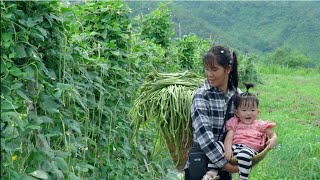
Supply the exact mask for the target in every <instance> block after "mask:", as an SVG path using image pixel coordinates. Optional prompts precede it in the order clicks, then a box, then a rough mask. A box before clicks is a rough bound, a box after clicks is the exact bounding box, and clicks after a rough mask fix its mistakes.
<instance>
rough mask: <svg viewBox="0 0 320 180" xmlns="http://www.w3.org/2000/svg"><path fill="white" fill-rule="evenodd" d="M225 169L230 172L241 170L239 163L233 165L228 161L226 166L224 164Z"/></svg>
mask: <svg viewBox="0 0 320 180" xmlns="http://www.w3.org/2000/svg"><path fill="white" fill-rule="evenodd" d="M224 170H225V171H228V172H229V173H237V172H239V168H238V166H237V165H232V164H230V163H227V164H226V165H225V166H224Z"/></svg>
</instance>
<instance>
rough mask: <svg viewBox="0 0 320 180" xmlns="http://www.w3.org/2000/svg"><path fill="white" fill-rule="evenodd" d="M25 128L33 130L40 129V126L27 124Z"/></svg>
mask: <svg viewBox="0 0 320 180" xmlns="http://www.w3.org/2000/svg"><path fill="white" fill-rule="evenodd" d="M26 128H27V129H33V130H35V129H40V128H41V127H40V126H39V125H29V126H27V127H26Z"/></svg>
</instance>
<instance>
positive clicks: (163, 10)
mask: <svg viewBox="0 0 320 180" xmlns="http://www.w3.org/2000/svg"><path fill="white" fill-rule="evenodd" d="M140 21H141V25H140V26H141V38H142V39H150V40H151V41H152V42H154V43H156V44H159V45H161V46H162V47H167V46H168V45H169V44H170V38H171V37H172V36H173V34H174V30H173V23H172V21H170V11H169V9H168V7H167V6H166V5H165V4H162V3H160V5H159V7H158V8H157V9H155V10H154V11H152V12H151V13H150V14H146V15H143V16H142V17H140Z"/></svg>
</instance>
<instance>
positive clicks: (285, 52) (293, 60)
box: [269, 47, 311, 68]
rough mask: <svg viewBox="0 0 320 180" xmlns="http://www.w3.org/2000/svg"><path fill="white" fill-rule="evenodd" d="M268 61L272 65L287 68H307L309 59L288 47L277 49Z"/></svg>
mask: <svg viewBox="0 0 320 180" xmlns="http://www.w3.org/2000/svg"><path fill="white" fill-rule="evenodd" d="M269 61H270V62H271V63H274V64H278V65H281V66H287V67H292V68H295V67H307V66H308V64H310V62H311V59H310V58H309V57H308V56H307V55H305V54H304V53H302V52H301V51H299V50H297V49H292V48H289V47H282V48H278V49H277V50H276V51H275V52H274V53H273V54H272V55H271V57H270V58H269Z"/></svg>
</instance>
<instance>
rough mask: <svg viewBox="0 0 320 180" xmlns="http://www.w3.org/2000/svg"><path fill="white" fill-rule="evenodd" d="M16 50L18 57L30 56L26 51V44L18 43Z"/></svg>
mask: <svg viewBox="0 0 320 180" xmlns="http://www.w3.org/2000/svg"><path fill="white" fill-rule="evenodd" d="M15 51H16V52H15V53H16V57H17V58H25V57H27V56H28V55H27V53H26V51H25V46H24V45H23V44H17V45H16V48H15Z"/></svg>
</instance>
